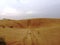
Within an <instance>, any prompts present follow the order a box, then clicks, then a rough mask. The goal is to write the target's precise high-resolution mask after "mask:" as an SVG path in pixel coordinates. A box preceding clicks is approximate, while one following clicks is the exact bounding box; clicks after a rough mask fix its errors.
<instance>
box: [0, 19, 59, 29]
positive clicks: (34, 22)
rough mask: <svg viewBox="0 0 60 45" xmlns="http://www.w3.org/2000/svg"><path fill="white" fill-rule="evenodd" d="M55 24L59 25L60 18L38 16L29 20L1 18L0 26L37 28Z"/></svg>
mask: <svg viewBox="0 0 60 45" xmlns="http://www.w3.org/2000/svg"><path fill="white" fill-rule="evenodd" d="M54 24H56V25H59V24H60V19H50V18H40V19H39V18H37V19H27V20H8V19H6V20H0V27H3V28H5V27H9V28H36V27H46V26H47V27H48V26H53V25H54Z"/></svg>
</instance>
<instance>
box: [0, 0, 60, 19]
mask: <svg viewBox="0 0 60 45" xmlns="http://www.w3.org/2000/svg"><path fill="white" fill-rule="evenodd" d="M3 18H6V19H28V18H60V0H0V19H3Z"/></svg>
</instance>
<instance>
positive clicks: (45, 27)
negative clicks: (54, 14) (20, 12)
mask: <svg viewBox="0 0 60 45" xmlns="http://www.w3.org/2000/svg"><path fill="white" fill-rule="evenodd" d="M0 38H4V39H5V42H6V44H7V45H60V19H50V18H37V19H27V20H10V19H9V20H8V19H6V20H0Z"/></svg>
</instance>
